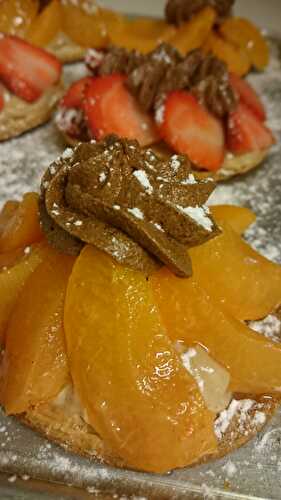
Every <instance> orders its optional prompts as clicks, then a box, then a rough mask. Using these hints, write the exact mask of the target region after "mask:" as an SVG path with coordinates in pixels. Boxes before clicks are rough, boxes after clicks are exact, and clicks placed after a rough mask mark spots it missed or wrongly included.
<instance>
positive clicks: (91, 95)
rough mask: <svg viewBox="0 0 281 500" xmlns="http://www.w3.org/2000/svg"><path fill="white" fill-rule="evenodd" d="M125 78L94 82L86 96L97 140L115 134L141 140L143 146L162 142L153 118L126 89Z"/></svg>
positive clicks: (110, 77)
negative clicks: (158, 141) (158, 140)
mask: <svg viewBox="0 0 281 500" xmlns="http://www.w3.org/2000/svg"><path fill="white" fill-rule="evenodd" d="M125 80H126V77H125V76H123V75H117V74H115V75H110V76H102V77H98V78H94V79H93V81H92V82H91V84H90V85H89V87H88V88H87V89H86V92H85V100H84V111H85V116H86V119H87V122H88V127H89V129H90V131H91V133H92V135H93V137H95V138H96V139H102V138H103V137H104V136H105V135H107V134H111V133H115V134H117V135H119V136H120V137H126V138H128V139H137V140H138V141H139V143H140V144H141V145H142V146H146V145H148V144H151V143H153V142H155V141H157V139H158V135H157V132H156V129H155V126H154V123H153V120H152V118H151V117H150V116H149V115H148V114H146V113H144V112H143V111H142V110H141V108H140V106H139V104H138V102H137V101H136V99H135V98H134V97H133V96H132V95H131V94H130V93H129V91H128V90H127V89H126V87H125V85H124V82H125Z"/></svg>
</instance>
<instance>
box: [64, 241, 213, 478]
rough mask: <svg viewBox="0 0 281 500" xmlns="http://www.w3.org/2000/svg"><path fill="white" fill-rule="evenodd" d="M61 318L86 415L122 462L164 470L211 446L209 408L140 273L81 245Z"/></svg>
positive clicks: (209, 450)
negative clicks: (176, 348)
mask: <svg viewBox="0 0 281 500" xmlns="http://www.w3.org/2000/svg"><path fill="white" fill-rule="evenodd" d="M89 270H90V272H89ZM64 326H65V333H66V342H67V352H68V359H69V363H70V371H71V374H72V377H73V382H74V386H75V389H76V390H77V392H78V396H79V398H80V400H81V402H82V405H83V407H84V408H85V409H86V411H87V416H88V420H89V422H90V424H91V425H92V426H93V427H94V428H95V429H96V430H97V432H98V433H99V435H100V436H101V437H102V438H103V439H104V441H105V442H106V444H107V445H108V446H109V447H110V449H111V450H112V451H113V452H114V453H115V454H116V455H117V456H119V457H120V458H121V459H123V461H124V463H125V464H126V465H127V466H128V467H133V468H136V469H141V470H147V471H154V472H164V471H167V470H170V469H172V468H175V467H181V466H185V465H188V464H190V463H192V462H194V461H197V460H199V459H200V457H201V456H202V455H203V454H205V453H212V452H213V451H214V450H216V439H215V437H214V433H213V420H214V418H215V414H214V413H212V412H210V411H209V410H207V408H206V407H205V404H204V402H203V399H202V397H201V395H200V392H199V390H198V388H197V385H196V382H195V381H194V379H193V378H192V377H191V376H190V375H189V373H188V372H187V370H185V368H184V367H183V365H182V363H181V360H180V357H179V354H178V353H177V352H176V350H175V348H174V346H173V343H172V342H171V340H170V339H169V338H168V335H167V333H166V330H165V328H164V327H163V325H162V323H161V320H160V317H159V312H158V309H157V308H156V306H155V303H154V300H153V296H152V289H151V287H150V285H149V282H148V281H147V279H146V276H145V275H144V274H142V273H140V272H138V271H134V270H132V269H128V268H125V267H124V266H120V265H119V264H117V263H116V262H114V261H113V260H112V259H111V258H110V257H108V256H107V255H106V254H103V253H101V252H99V251H97V250H95V249H94V248H92V247H90V246H86V247H85V248H84V249H83V250H82V252H81V254H80V256H79V257H78V259H77V261H76V263H75V265H74V268H73V272H72V274H71V277H70V281H69V285H68V289H67V296H66V305H65V319H64Z"/></svg>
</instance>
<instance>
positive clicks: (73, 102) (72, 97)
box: [60, 76, 94, 108]
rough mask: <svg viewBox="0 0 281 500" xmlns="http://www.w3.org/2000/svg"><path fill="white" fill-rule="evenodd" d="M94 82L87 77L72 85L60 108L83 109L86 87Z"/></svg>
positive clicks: (91, 78)
mask: <svg viewBox="0 0 281 500" xmlns="http://www.w3.org/2000/svg"><path fill="white" fill-rule="evenodd" d="M92 80H94V78H93V77H91V76H85V77H84V78H81V80H78V81H77V82H74V83H72V85H70V87H69V89H68V90H67V92H66V94H65V95H64V96H63V98H62V100H61V102H60V106H62V107H64V108H82V103H83V99H84V96H85V90H86V87H88V86H89V85H90V83H91V82H92Z"/></svg>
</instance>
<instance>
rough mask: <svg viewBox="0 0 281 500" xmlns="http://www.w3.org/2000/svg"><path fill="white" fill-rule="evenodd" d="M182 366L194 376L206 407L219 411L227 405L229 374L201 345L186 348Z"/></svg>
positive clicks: (229, 399)
mask: <svg viewBox="0 0 281 500" xmlns="http://www.w3.org/2000/svg"><path fill="white" fill-rule="evenodd" d="M181 358H182V362H183V365H184V367H185V368H186V369H187V371H188V372H189V373H190V374H191V375H192V376H193V377H194V379H195V380H196V382H197V385H198V388H199V390H200V392H201V394H202V396H203V398H204V401H205V404H206V406H207V408H208V409H209V410H211V411H213V412H214V413H219V412H221V411H222V410H224V409H225V408H227V406H228V405H229V403H230V401H231V398H232V394H231V392H230V391H229V389H228V388H229V382H230V374H229V373H228V371H227V370H226V369H225V368H224V367H222V366H221V365H220V364H219V363H217V362H216V361H215V360H214V359H213V358H212V357H211V356H210V355H209V354H208V352H207V351H206V350H205V349H203V347H201V346H199V345H198V346H195V347H192V348H190V349H188V350H187V351H186V352H185V353H184V354H182V356H181Z"/></svg>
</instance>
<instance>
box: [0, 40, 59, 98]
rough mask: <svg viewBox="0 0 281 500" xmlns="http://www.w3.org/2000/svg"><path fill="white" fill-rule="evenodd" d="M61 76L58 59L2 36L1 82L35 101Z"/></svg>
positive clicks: (0, 57) (0, 46) (23, 42)
mask: <svg viewBox="0 0 281 500" xmlns="http://www.w3.org/2000/svg"><path fill="white" fill-rule="evenodd" d="M60 75H61V64H60V62H59V60H58V59H57V58H56V57H55V56H53V55H52V54H49V52H46V51H45V50H43V49H41V48H39V47H35V46H33V45H31V44H30V43H28V42H25V41H24V40H21V39H20V38H17V37H15V36H10V35H7V36H6V35H1V38H0V79H1V80H2V82H3V83H4V84H5V85H6V87H7V88H8V89H9V90H10V91H11V92H13V93H14V94H16V95H17V96H18V97H20V98H22V99H24V100H25V101H27V102H33V101H36V100H37V99H38V98H39V97H40V96H41V95H42V94H43V92H44V91H45V90H46V89H47V88H49V87H50V86H52V85H54V84H55V83H57V82H58V81H59V79H60Z"/></svg>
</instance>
